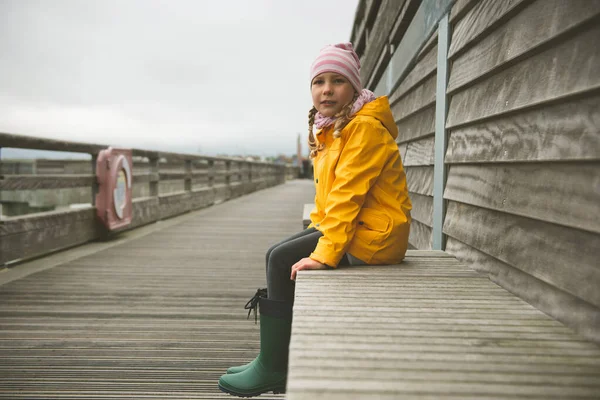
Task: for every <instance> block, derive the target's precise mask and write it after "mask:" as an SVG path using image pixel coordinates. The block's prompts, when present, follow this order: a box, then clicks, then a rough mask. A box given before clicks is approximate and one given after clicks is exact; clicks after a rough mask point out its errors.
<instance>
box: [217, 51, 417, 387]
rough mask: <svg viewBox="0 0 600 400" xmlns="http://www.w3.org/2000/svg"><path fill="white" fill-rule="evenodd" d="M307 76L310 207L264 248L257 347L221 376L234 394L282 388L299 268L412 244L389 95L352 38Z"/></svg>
mask: <svg viewBox="0 0 600 400" xmlns="http://www.w3.org/2000/svg"><path fill="white" fill-rule="evenodd" d="M310 79H311V82H310V84H311V91H312V100H313V108H312V109H311V110H310V111H309V113H308V143H309V147H310V156H311V158H312V159H313V164H314V180H315V188H316V196H315V205H316V207H315V209H314V210H313V212H312V213H311V216H310V217H311V221H312V223H311V225H310V226H309V227H308V229H306V230H304V231H302V232H300V233H298V234H296V235H294V236H292V237H290V238H288V239H286V240H284V241H282V242H280V243H278V244H276V245H274V246H273V247H271V248H270V249H269V250H268V251H267V255H266V264H267V290H264V289H261V290H259V291H258V292H257V293H256V295H255V296H254V297H253V298H252V299H251V300H250V301H249V302H248V304H247V305H246V308H250V309H252V308H254V310H255V308H256V305H257V304H258V307H259V312H260V347H261V350H260V354H259V355H258V357H256V359H254V360H253V361H252V362H250V363H249V364H246V365H243V366H239V367H232V368H229V369H228V370H227V374H225V375H223V376H222V377H221V379H219V388H220V389H221V390H222V391H224V392H227V393H230V394H232V395H236V396H241V397H251V396H257V395H259V394H261V393H265V392H269V391H272V392H274V393H280V392H285V385H286V377H287V361H288V346H289V341H290V332H291V323H292V305H293V302H294V287H295V282H294V281H295V279H296V277H297V274H298V271H302V270H307V269H327V268H336V267H337V266H341V265H362V264H369V265H371V264H397V263H400V262H401V261H402V259H403V258H404V254H405V253H406V249H407V246H408V232H409V227H410V210H411V203H410V199H409V197H408V190H407V187H406V175H405V173H404V169H403V167H402V161H401V159H400V154H399V151H398V146H397V144H396V142H395V139H396V137H397V136H398V128H397V127H396V123H395V121H394V118H393V116H392V112H391V110H390V106H389V103H388V99H387V97H379V98H375V96H374V95H373V93H372V92H371V91H369V90H366V89H363V87H362V84H361V80H360V61H359V58H358V56H357V55H356V53H355V52H354V50H353V48H352V44H351V43H340V44H336V45H332V46H327V47H325V48H324V49H323V50H321V52H320V54H319V56H318V57H317V59H316V60H315V62H314V63H313V64H312V67H311V71H310ZM332 278H334V276H332ZM255 311H256V310H255ZM249 312H250V311H249Z"/></svg>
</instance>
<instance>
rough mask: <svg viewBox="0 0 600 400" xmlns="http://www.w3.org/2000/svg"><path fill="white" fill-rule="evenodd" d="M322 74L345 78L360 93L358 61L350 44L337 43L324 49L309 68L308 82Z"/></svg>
mask: <svg viewBox="0 0 600 400" xmlns="http://www.w3.org/2000/svg"><path fill="white" fill-rule="evenodd" d="M324 72H335V73H337V74H340V75H343V76H345V77H346V78H347V79H348V80H349V81H350V83H351V84H352V86H354V89H356V91H357V92H358V93H360V92H361V91H362V88H363V87H362V84H361V82H360V60H359V59H358V55H356V52H355V51H354V49H353V48H352V43H350V42H348V43H338V44H334V45H328V46H326V47H324V48H323V49H322V50H321V52H320V53H319V56H318V57H317V59H316V60H315V62H314V63H313V64H312V66H311V67H310V81H311V82H312V80H313V79H314V78H315V76H317V75H320V74H322V73H324Z"/></svg>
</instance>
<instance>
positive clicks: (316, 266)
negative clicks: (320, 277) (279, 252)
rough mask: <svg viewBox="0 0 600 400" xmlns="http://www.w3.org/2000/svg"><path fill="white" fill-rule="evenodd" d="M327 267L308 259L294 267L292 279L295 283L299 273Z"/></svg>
mask: <svg viewBox="0 0 600 400" xmlns="http://www.w3.org/2000/svg"><path fill="white" fill-rule="evenodd" d="M326 268H327V266H326V265H325V264H321V263H320V262H318V261H315V260H313V259H312V258H309V257H306V258H303V259H302V260H300V261H298V262H297V263H296V264H294V265H292V275H291V276H290V279H291V280H293V281H295V280H296V274H297V273H298V271H302V270H303V269H326Z"/></svg>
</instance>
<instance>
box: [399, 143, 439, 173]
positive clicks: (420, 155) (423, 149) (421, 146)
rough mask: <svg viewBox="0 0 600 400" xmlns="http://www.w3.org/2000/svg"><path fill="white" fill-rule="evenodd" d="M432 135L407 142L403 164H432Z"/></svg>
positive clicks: (409, 165)
mask: <svg viewBox="0 0 600 400" xmlns="http://www.w3.org/2000/svg"><path fill="white" fill-rule="evenodd" d="M434 141H435V140H434V137H433V136H429V137H426V138H424V139H420V140H414V141H412V142H408V144H407V147H406V154H405V156H404V166H405V167H412V166H422V165H433V162H434V159H433V152H434Z"/></svg>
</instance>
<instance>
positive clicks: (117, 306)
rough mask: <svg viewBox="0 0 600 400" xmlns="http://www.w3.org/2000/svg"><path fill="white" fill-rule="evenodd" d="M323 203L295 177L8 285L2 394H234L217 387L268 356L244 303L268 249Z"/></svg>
mask: <svg viewBox="0 0 600 400" xmlns="http://www.w3.org/2000/svg"><path fill="white" fill-rule="evenodd" d="M313 196H314V190H313V184H312V182H310V181H293V182H290V183H287V184H285V185H280V186H277V187H273V188H270V189H267V190H266V191H263V192H260V193H253V194H250V195H248V196H245V197H243V198H241V199H236V200H232V201H229V202H227V203H223V204H219V205H216V206H213V207H210V208H206V209H204V210H201V211H198V212H195V213H193V214H190V217H189V218H185V219H182V222H180V223H179V224H177V225H174V226H169V227H167V228H165V229H159V230H156V231H154V232H152V233H149V234H148V235H146V236H143V237H140V238H136V239H133V240H130V241H127V242H125V243H123V244H120V245H116V246H113V247H111V248H109V249H106V250H102V251H100V252H97V253H95V254H91V255H88V256H85V257H82V258H79V259H75V260H73V261H70V262H67V263H65V264H62V265H58V266H56V267H53V268H50V269H46V270H44V271H42V272H38V273H36V274H33V275H30V276H27V277H25V278H22V279H19V280H15V281H12V282H9V283H6V284H4V285H2V286H0V304H2V307H0V359H1V360H2V362H0V371H1V373H0V398H3V399H11V400H13V399H19V398H29V399H34V398H35V399H40V400H43V399H72V398H86V399H100V398H112V399H150V398H152V399H183V398H188V399H192V398H193V399H228V398H231V396H229V395H226V394H224V393H221V392H220V391H219V389H218V388H217V380H218V378H219V376H220V375H221V374H223V373H225V370H226V369H227V368H228V367H230V366H232V365H241V364H244V363H246V362H248V361H250V360H252V359H253V358H254V357H255V356H256V355H257V353H258V351H259V326H258V325H255V324H254V321H252V319H251V320H246V315H247V311H246V310H244V304H245V303H246V301H247V300H248V299H249V298H250V297H252V295H253V294H254V292H255V291H256V289H257V288H258V287H265V266H264V254H265V251H266V250H267V249H268V248H269V246H271V245H273V244H274V243H276V242H277V241H279V240H281V239H282V238H285V237H287V236H289V235H291V234H294V233H296V232H297V231H298V230H299V229H300V226H299V225H300V223H299V221H300V218H301V212H302V204H303V203H306V202H309V201H312V199H313ZM257 229H258V230H259V231H260V234H257ZM260 398H261V399H262V398H267V399H270V398H278V399H282V398H283V395H278V396H273V395H271V394H267V395H262V396H261V397H260Z"/></svg>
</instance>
